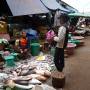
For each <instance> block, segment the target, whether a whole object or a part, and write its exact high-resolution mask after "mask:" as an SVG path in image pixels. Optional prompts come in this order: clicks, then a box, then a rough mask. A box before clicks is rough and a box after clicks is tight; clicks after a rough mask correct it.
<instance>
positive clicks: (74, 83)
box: [64, 36, 90, 90]
mask: <svg viewBox="0 0 90 90" xmlns="http://www.w3.org/2000/svg"><path fill="white" fill-rule="evenodd" d="M65 64H66V67H65V73H66V85H65V89H64V90H90V36H88V37H86V38H85V45H84V46H82V47H78V48H76V49H75V54H74V55H73V56H70V57H69V58H67V59H66V62H65Z"/></svg>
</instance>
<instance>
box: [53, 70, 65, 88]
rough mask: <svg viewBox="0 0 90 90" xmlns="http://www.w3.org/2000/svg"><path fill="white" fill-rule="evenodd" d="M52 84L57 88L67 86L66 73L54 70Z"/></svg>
mask: <svg viewBox="0 0 90 90" xmlns="http://www.w3.org/2000/svg"><path fill="white" fill-rule="evenodd" d="M52 85H53V87H55V88H63V87H64V86H65V75H64V74H63V73H62V72H58V71H54V72H52Z"/></svg>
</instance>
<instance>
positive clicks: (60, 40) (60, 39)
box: [54, 26, 66, 48]
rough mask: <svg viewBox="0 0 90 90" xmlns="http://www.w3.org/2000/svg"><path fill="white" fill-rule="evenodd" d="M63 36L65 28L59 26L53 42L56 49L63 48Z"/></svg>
mask: <svg viewBox="0 0 90 90" xmlns="http://www.w3.org/2000/svg"><path fill="white" fill-rule="evenodd" d="M65 34H66V27H65V26H61V27H60V28H59V30H58V36H55V37H54V41H56V42H57V45H56V47H58V48H63V45H64V40H65Z"/></svg>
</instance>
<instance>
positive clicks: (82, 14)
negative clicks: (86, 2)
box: [69, 13, 90, 17]
mask: <svg viewBox="0 0 90 90" xmlns="http://www.w3.org/2000/svg"><path fill="white" fill-rule="evenodd" d="M69 16H78V17H90V13H70V14H69Z"/></svg>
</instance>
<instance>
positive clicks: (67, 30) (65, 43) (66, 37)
mask: <svg viewBox="0 0 90 90" xmlns="http://www.w3.org/2000/svg"><path fill="white" fill-rule="evenodd" d="M68 34H69V29H68V27H66V34H65V40H64V46H63V48H66V47H67V44H68Z"/></svg>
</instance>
